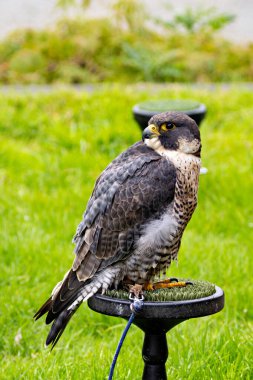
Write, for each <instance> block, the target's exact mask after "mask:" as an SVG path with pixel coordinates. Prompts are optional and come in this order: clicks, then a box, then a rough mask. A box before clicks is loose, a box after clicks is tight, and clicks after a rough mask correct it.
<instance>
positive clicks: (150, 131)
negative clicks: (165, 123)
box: [142, 124, 160, 141]
mask: <svg viewBox="0 0 253 380" xmlns="http://www.w3.org/2000/svg"><path fill="white" fill-rule="evenodd" d="M157 136H160V133H159V131H158V127H157V126H156V125H155V124H150V125H148V126H147V128H145V129H144V131H143V132H142V140H143V141H144V140H145V139H152V138H154V137H157Z"/></svg>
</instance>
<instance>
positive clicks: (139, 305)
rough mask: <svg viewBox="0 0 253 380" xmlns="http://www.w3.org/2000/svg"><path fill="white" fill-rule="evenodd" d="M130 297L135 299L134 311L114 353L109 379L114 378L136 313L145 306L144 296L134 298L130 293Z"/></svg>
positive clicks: (132, 299)
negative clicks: (116, 366)
mask: <svg viewBox="0 0 253 380" xmlns="http://www.w3.org/2000/svg"><path fill="white" fill-rule="evenodd" d="M129 299H130V300H131V301H133V302H132V303H131V305H130V309H131V311H132V314H131V315H130V318H129V320H128V322H127V325H126V327H125V329H124V331H123V334H122V336H121V338H120V341H119V344H118V347H117V349H116V352H115V354H114V358H113V361H112V364H111V368H110V373H109V376H108V380H112V377H113V372H114V368H115V365H116V362H117V359H118V356H119V353H120V349H121V347H122V344H123V342H124V340H125V337H126V334H127V332H128V330H129V328H130V326H131V324H132V323H133V320H134V318H135V315H136V314H137V313H139V312H140V311H141V309H142V307H143V300H144V298H143V297H142V298H137V297H134V298H132V296H131V295H130V296H129Z"/></svg>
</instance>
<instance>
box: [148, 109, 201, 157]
mask: <svg viewBox="0 0 253 380" xmlns="http://www.w3.org/2000/svg"><path fill="white" fill-rule="evenodd" d="M142 138H143V141H144V143H145V144H146V145H147V146H149V147H150V148H153V149H154V150H158V149H159V147H160V148H161V147H163V148H164V149H168V150H176V151H180V152H182V153H186V154H193V155H195V156H197V157H200V151H201V142H200V133H199V128H198V126H197V124H196V123H195V121H194V120H193V119H191V118H190V117H189V116H187V115H186V114H184V113H182V112H163V113H160V114H157V115H154V116H153V117H151V119H150V120H149V122H148V127H147V128H145V129H144V131H143V134H142Z"/></svg>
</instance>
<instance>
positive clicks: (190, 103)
mask: <svg viewBox="0 0 253 380" xmlns="http://www.w3.org/2000/svg"><path fill="white" fill-rule="evenodd" d="M132 111H133V116H134V119H135V120H136V121H137V123H138V124H139V126H140V128H141V129H142V130H143V129H144V128H146V126H147V125H148V121H149V119H150V118H151V117H152V116H153V115H155V114H157V113H160V112H165V111H180V112H184V113H185V114H186V115H188V116H190V117H191V118H192V119H193V120H195V121H196V123H197V124H198V126H200V124H201V122H202V121H203V119H204V118H205V115H206V106H205V105H204V104H202V103H199V102H196V101H194V100H187V99H161V100H149V101H146V102H142V103H139V104H136V105H135V106H134V107H133V110H132Z"/></svg>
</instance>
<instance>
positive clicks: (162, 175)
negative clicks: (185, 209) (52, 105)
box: [72, 143, 176, 281]
mask: <svg viewBox="0 0 253 380" xmlns="http://www.w3.org/2000/svg"><path fill="white" fill-rule="evenodd" d="M129 150H130V152H129V151H126V152H125V153H123V154H122V155H120V156H119V157H118V159H116V160H114V161H113V162H112V163H111V164H110V165H109V166H108V167H107V169H105V171H104V172H103V173H102V174H101V176H100V177H99V179H98V180H97V182H96V185H95V188H94V190H93V193H92V196H91V198H90V200H89V202H88V205H87V209H86V212H85V214H84V218H83V221H82V222H81V223H80V225H79V227H78V229H77V233H76V235H75V237H74V242H75V243H76V249H75V251H76V258H75V260H74V264H73V267H72V269H73V270H74V271H77V277H78V279H79V280H82V281H84V280H86V279H88V278H91V276H93V275H94V273H95V272H96V271H99V270H101V269H103V268H105V267H106V266H107V265H111V263H113V262H116V261H117V260H119V259H120V260H122V258H124V257H125V256H127V255H128V254H129V253H130V252H131V249H132V247H133V244H134V241H135V240H136V239H137V238H138V237H139V236H140V229H141V226H142V225H143V224H144V223H145V222H146V221H147V220H148V219H149V218H152V217H154V215H159V214H160V213H162V212H163V210H164V207H166V206H168V204H169V203H170V202H171V201H172V199H173V197H174V188H175V178H176V173H175V168H174V165H173V164H172V163H170V162H169V161H168V160H167V159H166V158H164V157H161V156H159V155H158V154H157V153H156V152H154V151H153V150H151V149H150V148H148V147H146V146H145V145H144V144H142V143H137V144H135V145H134V146H133V147H131V148H130V149H129Z"/></svg>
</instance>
